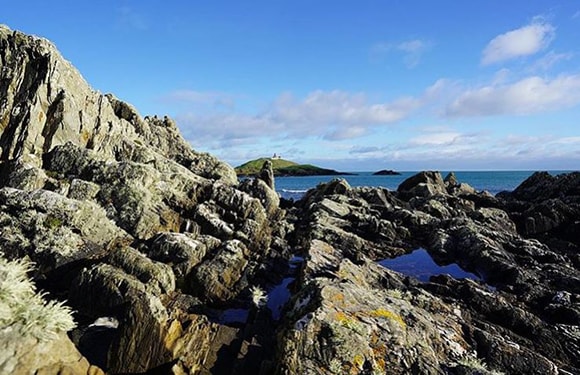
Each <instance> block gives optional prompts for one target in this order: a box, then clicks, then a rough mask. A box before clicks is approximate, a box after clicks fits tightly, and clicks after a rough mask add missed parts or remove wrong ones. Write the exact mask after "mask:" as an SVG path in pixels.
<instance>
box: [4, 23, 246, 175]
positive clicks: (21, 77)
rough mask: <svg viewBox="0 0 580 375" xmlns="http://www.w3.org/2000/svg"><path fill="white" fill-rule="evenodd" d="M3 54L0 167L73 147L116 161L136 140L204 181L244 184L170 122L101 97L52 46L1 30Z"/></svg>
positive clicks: (17, 33) (231, 170) (42, 40)
mask: <svg viewBox="0 0 580 375" xmlns="http://www.w3.org/2000/svg"><path fill="white" fill-rule="evenodd" d="M0 54H1V59H0V61H2V70H1V71H0V97H1V98H2V101H1V102H0V125H1V126H0V149H1V150H2V154H1V156H0V160H2V161H6V160H12V159H16V158H18V157H20V156H22V155H36V156H38V157H40V156H42V153H45V152H48V151H50V150H51V149H52V148H53V147H54V146H56V145H61V144H64V143H66V142H73V143H75V144H76V145H78V146H81V147H86V148H90V149H94V150H95V151H98V152H99V153H102V154H104V155H108V156H110V157H114V156H115V155H116V153H117V150H118V149H119V146H120V145H121V144H122V143H123V142H124V141H126V140H130V141H138V142H139V141H140V142H142V143H143V144H144V145H147V146H149V147H153V148H154V149H155V150H157V151H158V152H159V153H160V154H162V155H164V156H165V157H167V158H170V159H173V160H175V161H177V162H178V163H180V164H182V165H184V166H185V167H186V168H188V169H190V170H192V171H193V172H194V173H196V174H199V175H202V176H204V177H207V178H212V179H221V180H222V181H224V182H227V183H230V184H236V183H237V177H236V174H235V172H234V170H233V168H231V167H229V166H227V164H225V163H222V162H220V161H218V160H217V159H215V158H214V157H212V156H210V155H207V154H201V153H196V152H194V151H193V150H191V148H190V147H189V145H188V144H187V142H186V141H185V140H184V139H183V138H182V136H181V135H180V133H179V131H178V130H177V127H176V126H175V124H174V123H173V122H172V121H171V120H170V119H168V118H166V119H164V120H163V121H161V120H158V119H156V118H153V119H150V118H148V119H142V118H141V116H139V114H138V113H137V111H136V110H135V109H134V108H132V107H131V106H130V105H128V104H126V103H123V102H121V101H119V100H117V99H115V98H114V97H113V96H112V95H102V94H100V93H98V92H96V91H93V90H92V89H91V88H90V87H89V85H88V84H87V83H86V81H85V80H84V79H83V77H82V76H81V75H80V73H79V72H78V71H77V70H76V69H75V68H74V67H73V66H72V65H71V64H70V63H69V62H68V61H66V60H65V59H64V58H62V57H61V55H60V54H59V52H58V51H57V50H56V48H55V47H54V46H53V45H52V44H51V43H50V42H48V41H47V40H45V39H40V38H36V37H33V36H27V35H24V34H22V33H20V32H18V31H12V30H10V29H8V28H7V27H6V26H0Z"/></svg>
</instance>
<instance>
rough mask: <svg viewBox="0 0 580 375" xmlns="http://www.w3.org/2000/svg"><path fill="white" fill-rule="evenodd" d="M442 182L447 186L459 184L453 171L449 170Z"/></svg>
mask: <svg viewBox="0 0 580 375" xmlns="http://www.w3.org/2000/svg"><path fill="white" fill-rule="evenodd" d="M443 182H445V185H446V186H447V187H448V188H449V186H457V185H459V181H458V180H457V177H456V176H455V173H454V172H449V173H448V174H447V176H445V178H444V179H443Z"/></svg>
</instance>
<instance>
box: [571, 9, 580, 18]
mask: <svg viewBox="0 0 580 375" xmlns="http://www.w3.org/2000/svg"><path fill="white" fill-rule="evenodd" d="M576 18H580V10H579V11H577V12H576V13H574V14H573V15H572V19H576Z"/></svg>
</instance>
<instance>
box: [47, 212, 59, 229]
mask: <svg viewBox="0 0 580 375" xmlns="http://www.w3.org/2000/svg"><path fill="white" fill-rule="evenodd" d="M62 224H63V222H62V219H60V218H58V217H55V216H52V215H48V216H47V217H46V218H45V219H44V226H45V227H47V228H49V229H58V228H60V227H61V226H62Z"/></svg>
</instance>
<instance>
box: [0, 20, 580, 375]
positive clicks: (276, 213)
mask: <svg viewBox="0 0 580 375" xmlns="http://www.w3.org/2000/svg"><path fill="white" fill-rule="evenodd" d="M0 55H1V57H2V58H1V59H0V62H1V64H2V65H1V66H0V67H1V68H2V69H1V70H0V94H1V96H0V97H1V98H2V102H1V103H0V147H1V148H2V149H1V154H0V155H1V156H0V160H1V162H0V252H1V253H2V257H5V258H7V259H30V260H32V261H33V262H34V264H35V265H34V267H33V269H32V270H31V272H30V277H31V278H33V279H34V280H35V282H36V284H37V285H38V286H39V288H41V289H42V290H43V291H45V292H47V293H48V294H47V295H46V298H52V299H58V300H66V301H67V302H66V303H67V305H69V306H70V307H71V308H73V309H74V310H75V311H76V319H77V322H78V328H76V329H75V330H73V331H72V332H69V336H66V335H65V334H64V333H63V334H62V335H61V336H59V338H58V340H60V341H58V340H57V341H54V342H53V343H52V344H51V345H58V346H59V347H70V348H72V349H71V350H70V351H67V352H64V351H63V353H62V354H61V357H62V358H60V359H59V358H56V359H55V358H54V357H51V358H50V359H48V358H46V359H43V358H44V357H37V358H38V361H36V362H30V366H31V367H30V368H32V370H30V371H32V373H34V372H35V371H39V373H42V371H40V369H43V368H49V367H47V366H53V364H54V363H57V364H58V365H54V366H61V367H62V366H69V365H68V363H69V362H70V361H73V360H74V361H75V362H77V363H80V364H81V365H82V366H81V367H79V369H77V370H71V371H73V372H74V371H77V372H83V373H98V371H101V370H100V369H103V370H104V371H106V372H107V373H135V374H142V373H160V374H165V373H172V374H272V373H277V374H348V373H350V374H371V373H372V374H375V373H376V374H379V373H388V374H409V373H415V374H487V373H490V374H491V373H498V372H501V373H505V374H567V373H570V374H576V373H580V255H579V254H580V236H578V233H580V224H579V223H580V173H570V174H566V175H560V176H551V175H549V174H547V173H536V174H534V175H533V176H531V177H530V178H529V179H528V180H526V181H524V182H523V183H522V184H521V185H520V186H519V187H518V188H517V189H515V190H514V191H513V192H503V193H500V194H498V195H497V196H496V197H494V196H492V195H490V194H489V193H486V192H478V191H476V190H475V189H473V188H472V187H470V186H469V185H467V184H464V183H461V182H460V181H458V180H457V178H456V177H455V176H454V175H449V176H447V177H446V178H445V179H443V177H442V176H441V175H440V174H439V172H436V171H428V172H421V173H419V174H417V175H415V176H413V177H411V178H409V179H408V180H406V181H405V182H403V183H402V184H401V186H400V187H399V188H398V189H397V191H388V190H386V189H382V188H368V187H363V188H352V187H351V186H349V184H348V183H347V182H346V181H344V180H333V181H331V182H329V183H326V184H321V185H320V186H318V187H317V188H316V189H313V190H311V191H309V192H308V193H307V194H306V195H305V197H304V198H303V199H302V200H300V201H298V202H287V201H283V200H281V199H280V198H279V197H278V195H277V194H276V192H275V191H274V189H273V187H274V179H273V175H272V173H271V166H268V165H264V168H263V170H262V172H261V174H260V176H259V177H258V178H256V179H254V180H245V181H242V182H238V181H237V179H236V178H235V173H234V172H233V169H231V168H230V167H228V166H227V165H226V164H224V163H222V162H219V161H218V160H217V159H215V158H213V157H211V156H209V155H205V154H202V153H197V152H195V151H193V150H191V148H190V147H189V145H188V144H187V143H186V142H185V141H184V140H183V138H182V137H181V135H180V134H179V131H178V129H177V126H176V124H175V123H174V122H173V121H172V120H171V119H169V118H163V119H160V118H157V117H146V118H141V116H140V115H139V114H138V113H137V112H136V110H135V109H134V108H132V107H131V106H130V105H128V104H126V103H124V102H122V101H120V100H118V99H116V98H115V97H113V96H112V95H101V94H99V93H97V92H95V91H93V90H92V89H90V87H89V86H88V85H87V84H86V82H85V81H84V80H83V79H82V77H81V76H80V74H79V73H78V72H77V71H76V70H75V69H74V68H73V67H72V66H70V64H69V63H68V62H66V61H65V60H64V59H63V58H62V57H61V56H60V55H59V54H58V52H57V51H56V49H55V48H54V47H53V46H52V45H51V44H50V43H49V42H47V41H45V40H42V39H38V38H35V37H30V36H26V35H23V34H21V33H18V32H14V31H11V30H9V29H7V28H5V27H0ZM417 248H423V249H425V250H426V251H427V252H428V253H429V255H430V256H431V257H432V258H433V259H434V260H435V261H436V262H438V263H439V264H441V265H445V264H457V265H459V266H461V267H462V268H463V269H464V270H465V271H469V272H471V273H473V274H476V275H478V276H479V278H480V280H478V281H474V280H470V279H455V278H453V277H451V276H449V275H445V274H441V275H434V276H431V277H430V279H429V280H428V281H425V282H421V281H419V280H418V279H416V278H414V277H412V276H409V275H404V274H401V273H398V272H395V271H392V270H390V269H388V268H385V267H383V266H381V265H380V264H379V263H378V262H379V261H381V260H384V259H387V258H394V257H397V256H400V255H402V254H409V253H411V252H412V251H413V250H415V249H417ZM268 296H269V298H270V301H269V303H268V302H267V301H264V298H266V297H268ZM0 303H1V301H0ZM0 307H2V305H1V304H0ZM0 313H3V310H1V309H0ZM0 315H1V314H0ZM99 322H100V323H99ZM103 322H105V323H106V324H105V323H103ZM113 322H114V324H113ZM7 335H8V334H7V333H6V331H3V330H2V328H0V347H6V348H7V347H9V346H10V345H11V344H10V341H8V340H7V339H6V337H8V336H7ZM26 345H29V346H30V347H31V348H32V349H31V351H30V353H35V351H34V350H41V347H40V346H39V345H40V344H39V343H32V342H31V343H30V344H26ZM75 346H76V348H75ZM77 348H78V350H79V351H80V354H79V353H78V352H77V351H76V350H77ZM11 350H12V349H11ZM18 350H20V351H21V352H22V349H21V348H19V349H18ZM57 356H58V354H57ZM23 358H24V357H23ZM43 361H44V362H43ZM6 363H8V362H6ZM10 363H11V364H14V363H15V362H14V361H12V362H10ZM18 363H23V362H22V361H21V362H18ZM63 363H64V364H66V365H62V364H63ZM3 364H4V363H3V362H1V361H0V365H3ZM91 365H93V366H94V367H91ZM14 366H16V365H14ZM20 366H22V365H20ZM97 366H98V367H97ZM33 367H34V368H33ZM22 368H23V367H22ZM50 368H52V367H50ZM55 368H56V367H55ZM63 368H64V367H63ZM99 368H100V369H99ZM57 370H58V368H57ZM21 371H22V373H25V372H27V371H29V368H28V367H27V368H26V369H23V370H21ZM58 371H60V370H58ZM63 371H64V370H63ZM91 371H92V372H91Z"/></svg>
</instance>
